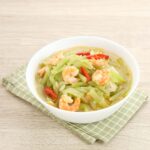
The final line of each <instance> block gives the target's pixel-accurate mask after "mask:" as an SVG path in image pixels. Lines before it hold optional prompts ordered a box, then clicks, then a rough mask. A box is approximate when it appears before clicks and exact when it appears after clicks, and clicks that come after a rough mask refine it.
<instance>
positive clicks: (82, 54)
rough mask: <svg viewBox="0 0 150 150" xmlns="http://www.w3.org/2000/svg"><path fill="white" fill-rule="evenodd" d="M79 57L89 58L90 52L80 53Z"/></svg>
mask: <svg viewBox="0 0 150 150" xmlns="http://www.w3.org/2000/svg"><path fill="white" fill-rule="evenodd" d="M77 55H81V56H88V55H90V52H78V53H77Z"/></svg>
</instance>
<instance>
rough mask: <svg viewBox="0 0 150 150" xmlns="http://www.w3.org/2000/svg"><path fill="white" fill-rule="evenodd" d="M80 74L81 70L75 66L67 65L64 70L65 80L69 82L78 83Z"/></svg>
mask: <svg viewBox="0 0 150 150" xmlns="http://www.w3.org/2000/svg"><path fill="white" fill-rule="evenodd" d="M78 74H79V70H78V69H77V68H76V67H74V66H67V67H65V68H64V70H63V71H62V77H63V80H64V81H65V82H66V83H68V84H72V83H76V82H77V81H78V79H77V78H76V76H77V75H78Z"/></svg>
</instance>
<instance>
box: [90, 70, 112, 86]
mask: <svg viewBox="0 0 150 150" xmlns="http://www.w3.org/2000/svg"><path fill="white" fill-rule="evenodd" d="M92 80H93V81H94V82H96V83H98V84H100V85H104V84H106V83H107V82H108V81H109V72H108V70H104V69H103V70H96V71H95V72H94V73H93V75H92Z"/></svg>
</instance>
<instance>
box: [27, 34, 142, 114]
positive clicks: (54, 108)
mask: <svg viewBox="0 0 150 150" xmlns="http://www.w3.org/2000/svg"><path fill="white" fill-rule="evenodd" d="M78 38H84V39H85V38H87V39H89V38H96V39H99V40H104V41H107V42H109V43H110V44H112V45H115V46H118V47H120V48H121V49H124V50H126V48H125V47H124V46H122V45H120V44H118V43H117V42H114V41H112V40H109V39H106V38H104V37H101V36H73V37H68V38H63V39H60V40H56V41H54V42H51V43H48V44H47V45H45V46H44V47H42V48H40V49H39V50H38V51H37V52H36V53H34V54H33V56H32V57H31V59H30V60H29V62H28V65H27V68H26V83H27V86H28V88H29V89H30V92H31V94H32V95H33V96H34V97H35V98H36V99H37V100H38V101H39V102H40V103H41V104H42V105H44V107H45V105H46V106H47V107H49V108H51V109H53V110H56V111H59V112H60V113H61V112H63V113H71V114H76V115H81V114H82V115H83V114H95V113H98V112H105V111H107V110H109V109H111V108H112V109H113V107H116V105H119V104H120V103H123V102H125V101H126V99H127V98H129V97H130V96H131V94H132V93H133V92H134V91H135V89H136V88H137V85H138V83H139V79H140V70H139V65H138V63H137V61H136V59H135V57H134V56H133V55H132V54H131V53H130V52H129V51H128V50H127V51H125V53H126V54H127V55H129V57H130V58H131V59H132V61H133V62H134V65H135V66H134V67H135V69H136V72H137V78H136V80H135V83H134V85H133V86H132V85H131V88H130V90H129V92H128V94H127V95H126V96H125V97H124V98H123V99H121V100H120V101H118V102H117V103H115V104H113V105H111V106H108V107H106V108H103V109H99V110H92V111H88V112H73V111H68V110H63V109H59V108H57V107H54V106H51V105H49V104H47V103H46V102H45V101H44V100H43V99H42V98H41V97H40V96H39V95H38V94H36V93H34V91H33V90H32V88H31V86H30V82H29V80H30V77H29V68H30V66H31V64H32V62H33V61H34V58H36V56H37V55H38V54H39V53H41V52H42V51H44V49H45V48H47V47H48V46H50V45H51V44H57V43H59V42H63V41H66V40H73V39H78ZM57 52H59V50H58V51H57ZM53 53H54V52H52V53H51V54H50V55H52V54H53ZM129 68H130V66H129ZM132 84H133V83H132Z"/></svg>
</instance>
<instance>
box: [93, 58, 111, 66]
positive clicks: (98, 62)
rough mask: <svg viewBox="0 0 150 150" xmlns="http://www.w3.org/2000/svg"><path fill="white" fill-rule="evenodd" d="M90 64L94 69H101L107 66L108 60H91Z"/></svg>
mask: <svg viewBox="0 0 150 150" xmlns="http://www.w3.org/2000/svg"><path fill="white" fill-rule="evenodd" d="M91 62H92V64H93V66H95V67H103V66H107V65H108V60H105V59H98V60H96V59H91Z"/></svg>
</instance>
